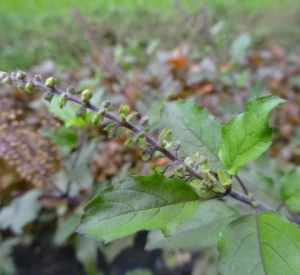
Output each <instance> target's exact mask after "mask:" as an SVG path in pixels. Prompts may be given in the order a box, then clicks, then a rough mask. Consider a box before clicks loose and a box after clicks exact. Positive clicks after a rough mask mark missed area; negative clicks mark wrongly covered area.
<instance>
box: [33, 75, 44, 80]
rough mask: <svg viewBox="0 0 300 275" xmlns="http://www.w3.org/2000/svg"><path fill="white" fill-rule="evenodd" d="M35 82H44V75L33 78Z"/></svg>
mask: <svg viewBox="0 0 300 275" xmlns="http://www.w3.org/2000/svg"><path fill="white" fill-rule="evenodd" d="M33 80H34V81H36V82H42V81H43V79H42V75H41V74H36V75H35V76H34V77H33Z"/></svg>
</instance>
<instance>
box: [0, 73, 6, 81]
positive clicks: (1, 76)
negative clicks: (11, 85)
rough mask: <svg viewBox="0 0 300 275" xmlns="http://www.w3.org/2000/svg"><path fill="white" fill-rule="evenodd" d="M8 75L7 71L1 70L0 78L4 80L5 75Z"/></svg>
mask: <svg viewBox="0 0 300 275" xmlns="http://www.w3.org/2000/svg"><path fill="white" fill-rule="evenodd" d="M7 75H8V74H7V73H5V72H1V73H0V80H1V81H3V79H4V78H5V77H7Z"/></svg>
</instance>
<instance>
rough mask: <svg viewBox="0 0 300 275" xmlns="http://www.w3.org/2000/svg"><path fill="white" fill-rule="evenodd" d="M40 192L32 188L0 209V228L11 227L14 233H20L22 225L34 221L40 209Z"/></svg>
mask: <svg viewBox="0 0 300 275" xmlns="http://www.w3.org/2000/svg"><path fill="white" fill-rule="evenodd" d="M40 194H41V192H40V191H39V190H37V189H32V190H30V191H27V192H26V193H25V194H23V195H22V196H19V197H17V198H15V199H14V200H13V201H12V202H11V203H10V205H8V206H6V207H3V208H2V209H1V211H0V229H7V228H11V230H12V231H13V232H14V233H15V234H21V233H22V229H23V227H24V226H25V225H26V224H28V223H29V222H32V221H34V220H35V219H36V217H37V215H38V213H39V211H40V208H41V206H40V204H39V201H38V198H39V196H40Z"/></svg>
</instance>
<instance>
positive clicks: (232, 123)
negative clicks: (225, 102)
mask: <svg viewBox="0 0 300 275" xmlns="http://www.w3.org/2000/svg"><path fill="white" fill-rule="evenodd" d="M283 102H284V100H283V99H281V98H278V97H275V96H271V95H268V96H262V97H256V98H253V99H251V100H249V101H248V102H247V103H246V112H244V113H242V114H239V115H234V116H233V117H232V118H231V119H230V120H229V121H228V122H227V123H226V124H225V125H224V126H223V127H222V146H221V149H220V151H219V157H220V159H221V161H222V162H223V164H224V165H225V167H226V168H227V170H228V173H230V174H232V175H235V174H237V171H238V169H239V168H240V167H241V166H242V165H243V164H245V163H246V162H248V161H249V160H252V159H255V158H257V157H259V156H260V155H261V154H262V153H263V152H264V151H265V150H267V149H268V147H269V146H270V144H271V136H272V128H271V127H270V126H269V124H268V115H269V113H270V112H271V111H272V110H273V109H274V108H275V107H276V106H278V105H279V104H281V103H283Z"/></svg>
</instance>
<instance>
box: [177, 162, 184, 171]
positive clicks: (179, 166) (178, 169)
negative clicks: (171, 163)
mask: <svg viewBox="0 0 300 275" xmlns="http://www.w3.org/2000/svg"><path fill="white" fill-rule="evenodd" d="M175 170H176V171H177V172H180V171H185V165H184V164H183V163H178V164H177V165H176V166H175Z"/></svg>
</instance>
